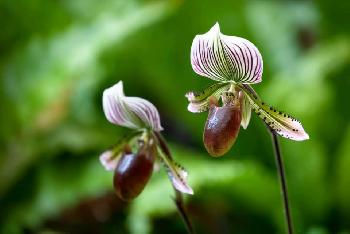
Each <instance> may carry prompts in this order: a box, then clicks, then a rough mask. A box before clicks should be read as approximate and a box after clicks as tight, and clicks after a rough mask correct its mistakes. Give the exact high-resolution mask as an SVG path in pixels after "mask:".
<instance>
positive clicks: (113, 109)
mask: <svg viewBox="0 0 350 234" xmlns="http://www.w3.org/2000/svg"><path fill="white" fill-rule="evenodd" d="M102 99H103V100H102V101H103V111H104V113H105V115H106V118H107V119H108V121H109V122H111V123H114V124H116V125H120V126H123V127H127V128H132V129H140V128H151V129H152V130H154V131H161V130H163V128H162V126H161V124H160V117H159V113H158V111H157V108H156V107H155V106H154V105H153V104H152V103H150V102H149V101H147V100H145V99H142V98H139V97H126V96H125V95H124V91H123V82H122V81H119V82H118V83H117V84H116V85H114V86H112V87H110V88H108V89H106V90H105V91H104V92H103V98H102Z"/></svg>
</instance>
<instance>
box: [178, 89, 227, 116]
mask: <svg viewBox="0 0 350 234" xmlns="http://www.w3.org/2000/svg"><path fill="white" fill-rule="evenodd" d="M229 86H230V84H228V83H215V84H213V85H211V86H209V87H207V88H206V89H204V90H203V91H201V92H188V93H187V94H186V95H185V96H186V97H187V99H188V101H189V102H190V103H189V104H188V106H187V109H188V111H190V112H193V113H199V112H203V111H207V110H208V109H209V104H210V97H211V96H214V97H215V98H216V99H219V98H220V95H221V93H222V92H223V91H225V90H226V89H228V87H229Z"/></svg>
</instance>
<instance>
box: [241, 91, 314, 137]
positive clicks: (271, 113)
mask: <svg viewBox="0 0 350 234" xmlns="http://www.w3.org/2000/svg"><path fill="white" fill-rule="evenodd" d="M239 87H240V88H241V89H242V90H243V91H244V93H245V94H246V97H247V99H248V101H249V103H250V105H251V108H252V109H253V110H254V111H255V113H256V114H257V115H258V116H259V117H260V118H261V119H262V120H263V121H264V122H265V123H266V124H267V125H268V126H269V127H270V128H271V129H273V130H274V131H275V132H276V133H277V134H279V135H280V136H282V137H285V138H288V139H291V140H295V141H303V140H307V139H309V135H308V134H307V133H306V132H305V130H304V128H303V126H302V125H301V123H300V121H298V120H297V119H295V118H293V117H292V116H290V115H288V114H286V113H283V112H281V111H278V110H276V109H274V108H273V107H271V106H269V105H267V104H266V103H264V102H263V101H262V100H261V99H260V98H259V96H258V95H257V94H256V92H255V91H254V90H253V89H252V88H251V87H250V86H249V85H239Z"/></svg>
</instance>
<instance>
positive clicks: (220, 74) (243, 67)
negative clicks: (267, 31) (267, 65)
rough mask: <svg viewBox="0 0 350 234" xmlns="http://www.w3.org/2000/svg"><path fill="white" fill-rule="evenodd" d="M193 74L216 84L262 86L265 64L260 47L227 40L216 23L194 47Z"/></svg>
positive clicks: (194, 41) (238, 39) (233, 38)
mask: <svg viewBox="0 0 350 234" xmlns="http://www.w3.org/2000/svg"><path fill="white" fill-rule="evenodd" d="M191 64H192V68H193V70H194V71H195V72H196V73H197V74H199V75H201V76H205V77H208V78H210V79H212V80H216V81H221V82H225V81H235V82H237V83H247V84H253V83H259V82H261V80H262V72H263V60H262V56H261V53H260V52H259V50H258V49H257V47H256V46H255V45H254V44H253V43H251V42H250V41H248V40H246V39H244V38H241V37H236V36H226V35H224V34H222V33H221V32H220V26H219V24H218V23H216V24H215V25H214V26H213V27H212V28H211V29H210V30H209V31H208V32H207V33H205V34H202V35H197V36H196V37H195V38H194V40H193V42H192V47H191Z"/></svg>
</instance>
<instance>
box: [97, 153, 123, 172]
mask: <svg viewBox="0 0 350 234" xmlns="http://www.w3.org/2000/svg"><path fill="white" fill-rule="evenodd" d="M118 161H119V157H118V155H115V154H114V153H113V151H112V150H106V151H105V152H103V153H102V154H101V155H100V162H101V164H102V166H103V167H104V168H105V169H106V170H107V171H114V169H115V168H116V166H117V164H118Z"/></svg>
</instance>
